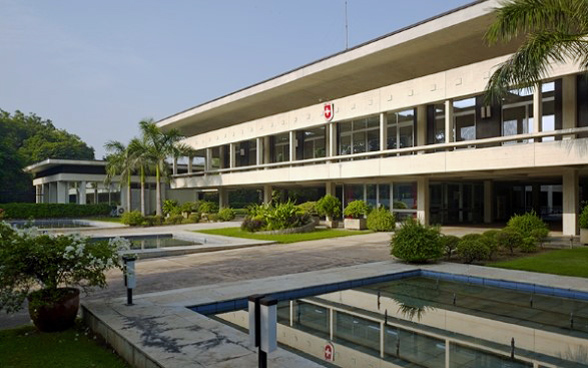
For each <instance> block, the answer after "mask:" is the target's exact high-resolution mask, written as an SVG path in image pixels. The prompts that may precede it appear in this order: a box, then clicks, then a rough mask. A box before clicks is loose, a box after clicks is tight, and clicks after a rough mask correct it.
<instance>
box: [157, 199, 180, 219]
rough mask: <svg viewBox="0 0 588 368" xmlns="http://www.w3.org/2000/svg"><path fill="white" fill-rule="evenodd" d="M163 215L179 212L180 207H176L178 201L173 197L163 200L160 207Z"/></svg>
mask: <svg viewBox="0 0 588 368" xmlns="http://www.w3.org/2000/svg"><path fill="white" fill-rule="evenodd" d="M161 210H162V211H163V214H164V215H169V214H170V213H176V214H177V213H180V208H179V207H178V201H176V200H175V199H166V200H165V201H163V206H162V208H161Z"/></svg>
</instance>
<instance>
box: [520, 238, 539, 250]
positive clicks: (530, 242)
mask: <svg viewBox="0 0 588 368" xmlns="http://www.w3.org/2000/svg"><path fill="white" fill-rule="evenodd" d="M519 249H520V250H521V252H523V253H534V252H536V251H537V239H535V237H533V236H527V237H526V238H523V241H522V242H521V244H520V245H519Z"/></svg>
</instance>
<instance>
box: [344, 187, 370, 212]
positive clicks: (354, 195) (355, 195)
mask: <svg viewBox="0 0 588 368" xmlns="http://www.w3.org/2000/svg"><path fill="white" fill-rule="evenodd" d="M344 199H345V203H343V206H345V207H346V206H347V205H348V204H349V202H352V201H355V200H362V201H363V200H365V198H363V184H356V185H354V184H349V185H345V197H344Z"/></svg>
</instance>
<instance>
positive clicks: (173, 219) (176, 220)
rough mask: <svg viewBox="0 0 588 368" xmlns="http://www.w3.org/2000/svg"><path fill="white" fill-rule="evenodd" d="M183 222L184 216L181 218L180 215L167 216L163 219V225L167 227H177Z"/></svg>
mask: <svg viewBox="0 0 588 368" xmlns="http://www.w3.org/2000/svg"><path fill="white" fill-rule="evenodd" d="M183 221H184V216H182V215H169V216H168V217H167V218H166V219H165V223H166V224H167V225H178V224H181V223H182V222H183Z"/></svg>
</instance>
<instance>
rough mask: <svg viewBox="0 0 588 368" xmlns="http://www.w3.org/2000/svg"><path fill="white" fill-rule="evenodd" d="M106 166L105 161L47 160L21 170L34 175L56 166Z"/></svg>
mask: <svg viewBox="0 0 588 368" xmlns="http://www.w3.org/2000/svg"><path fill="white" fill-rule="evenodd" d="M63 165H68V166H106V161H101V160H70V159H60V158H48V159H46V160H44V161H39V162H35V163H34V164H32V165H29V166H27V167H25V168H24V169H23V171H24V172H28V173H31V174H36V173H38V172H41V171H45V170H47V169H50V168H53V167H56V166H63Z"/></svg>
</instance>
